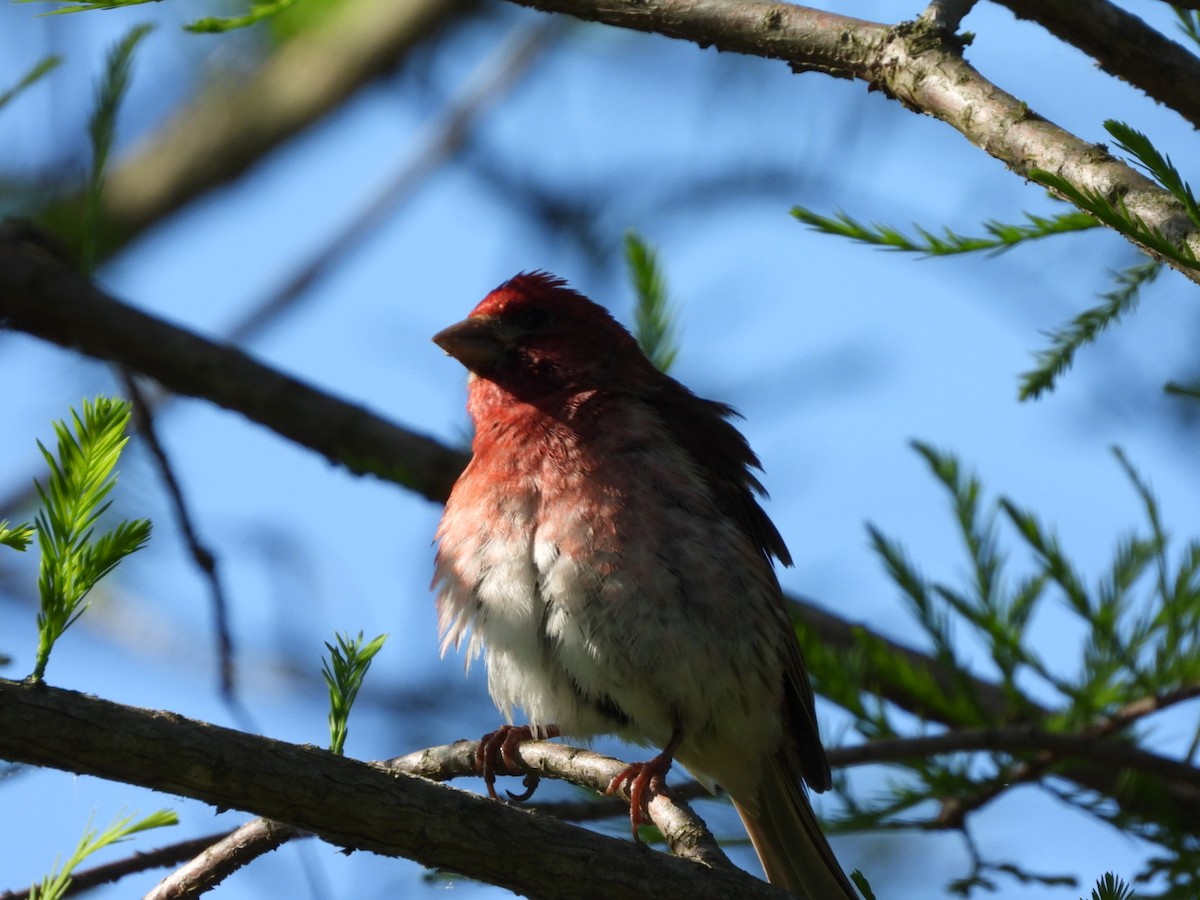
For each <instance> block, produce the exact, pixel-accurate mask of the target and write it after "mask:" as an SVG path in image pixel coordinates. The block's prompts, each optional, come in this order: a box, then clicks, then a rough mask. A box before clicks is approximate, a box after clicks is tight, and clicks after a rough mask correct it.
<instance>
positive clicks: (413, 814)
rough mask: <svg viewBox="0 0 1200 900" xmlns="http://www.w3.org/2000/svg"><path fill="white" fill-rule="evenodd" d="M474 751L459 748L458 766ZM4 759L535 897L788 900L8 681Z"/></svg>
mask: <svg viewBox="0 0 1200 900" xmlns="http://www.w3.org/2000/svg"><path fill="white" fill-rule="evenodd" d="M552 746H553V745H552ZM473 748H474V744H470V743H466V742H464V743H462V744H459V745H456V748H452V750H453V752H452V753H450V754H449V756H451V757H453V756H454V755H455V754H461V755H463V756H470V755H471V754H472V753H473ZM536 752H537V751H535V750H534V749H527V748H524V747H523V748H522V757H523V758H524V759H525V760H526V762H527V763H530V764H533V765H539V763H538V761H537V757H536ZM547 752H548V753H559V754H561V753H572V752H574V753H576V754H584V753H586V751H571V750H570V749H569V748H563V747H554V749H553V750H552V751H547ZM418 756H420V754H418ZM434 756H435V757H437V754H436V753H435V754H434ZM591 756H595V754H591ZM0 757H3V758H5V759H10V760H13V761H17V762H24V763H29V764H32V765H39V766H49V767H52V768H58V769H64V770H66V771H71V772H77V773H79V774H84V775H95V776H97V777H100V778H106V779H109V780H113V781H120V782H124V783H126V784H134V785H140V786H142V787H146V788H150V789H152V790H157V791H162V792H164V793H169V794H179V795H182V796H185V797H192V798H195V799H197V800H201V801H203V802H205V803H211V804H213V805H215V806H218V807H230V808H235V809H242V810H245V811H247V812H251V813H254V814H255V815H260V816H263V817H265V818H269V819H272V820H275V821H278V822H285V823H287V824H288V825H291V826H294V827H296V828H299V829H302V830H304V831H309V832H312V833H313V834H316V835H317V836H318V837H320V838H322V839H323V840H326V841H328V842H329V843H331V844H334V845H335V846H338V847H346V848H353V849H361V850H370V851H372V852H375V853H380V854H383V855H385V856H404V857H407V858H409V859H413V860H416V861H417V862H419V863H421V864H422V865H425V866H431V867H437V868H444V869H449V870H451V871H454V872H461V873H463V874H464V875H468V876H470V877H472V878H476V879H479V880H481V881H486V882H488V883H490V884H496V885H499V886H501V887H506V888H509V889H510V890H514V891H517V892H519V893H521V894H523V895H525V896H530V897H545V898H562V900H574V898H581V900H582V898H597V900H599V898H613V897H622V898H623V897H628V896H639V895H641V894H643V893H644V892H645V886H646V885H647V884H653V885H654V886H655V891H654V893H655V896H656V897H661V898H667V900H671V898H678V900H695V898H700V897H703V898H710V897H711V898H730V900H733V898H739V897H741V898H747V900H755V898H760V900H769V898H783V897H786V896H788V895H787V894H785V893H784V892H782V891H780V890H779V889H777V888H773V887H771V886H770V885H768V884H765V883H764V882H762V881H759V880H758V879H756V878H753V877H751V876H750V875H748V874H746V873H745V872H742V871H740V870H737V869H733V868H726V867H723V866H719V867H714V868H709V867H706V866H703V865H699V864H697V863H695V862H691V861H687V860H683V859H677V858H675V857H672V856H668V855H665V854H661V853H647V852H645V848H644V847H639V846H637V845H635V844H633V843H632V842H629V841H622V840H617V839H615V838H610V837H606V836H604V835H600V834H596V833H594V832H590V831H587V830H585V829H582V828H578V827H576V826H573V825H568V824H566V823H563V822H559V821H557V820H555V819H551V818H549V817H546V816H539V815H535V814H533V813H529V812H526V811H525V810H521V809H517V808H514V807H512V806H508V805H506V804H503V803H496V802H493V801H490V800H485V799H483V798H481V797H477V796H475V795H474V794H469V793H467V792H465V791H460V790H455V789H453V788H449V787H444V786H439V785H435V784H431V783H430V782H429V781H427V780H425V779H422V778H417V777H414V776H411V775H405V774H399V773H397V772H396V771H395V770H394V769H393V770H389V769H388V768H386V767H385V766H382V765H376V764H368V763H363V762H358V761H356V760H351V759H346V758H345V757H341V756H337V755H335V754H332V753H328V752H326V751H324V750H319V749H317V748H315V747H308V746H298V745H295V744H287V743H284V742H281V741H275V740H271V739H269V738H262V737H256V736H253V735H248V734H243V733H242V732H239V731H233V730H231V729H227V728H220V727H218V726H215V725H209V724H206V723H203V722H197V721H194V720H191V719H186V718H184V717H182V716H178V715H175V714H172V713H165V712H155V711H150V710H139V709H134V708H132V707H128V706H122V705H120V704H116V703H110V702H108V701H106V700H99V699H97V698H94V697H89V696H86V695H84V694H78V693H75V692H73V691H65V690H60V689H57V688H51V687H47V686H45V685H40V684H39V685H32V684H25V683H21V682H15V681H9V680H7V679H0ZM612 764H613V765H614V766H619V765H620V764H619V763H618V762H617V761H615V760H613V761H612ZM297 783H303V784H305V785H308V786H309V787H310V789H309V790H304V791H297V790H296V785H297ZM653 812H654V809H653V805H652V808H651V813H652V814H653ZM500 836H502V837H500ZM547 847H553V848H554V852H552V853H548V852H546V848H547ZM596 859H604V860H605V861H606V864H605V865H604V866H602V867H598V866H596V865H595V860H596Z"/></svg>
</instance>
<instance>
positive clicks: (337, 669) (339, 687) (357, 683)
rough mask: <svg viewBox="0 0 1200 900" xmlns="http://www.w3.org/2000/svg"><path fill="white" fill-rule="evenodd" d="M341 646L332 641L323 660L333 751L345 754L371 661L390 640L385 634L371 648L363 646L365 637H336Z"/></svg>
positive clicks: (322, 670) (340, 635)
mask: <svg viewBox="0 0 1200 900" xmlns="http://www.w3.org/2000/svg"><path fill="white" fill-rule="evenodd" d="M334 637H335V638H336V639H337V646H336V647H335V646H334V645H333V644H331V643H329V642H328V641H326V642H325V648H326V649H327V650H328V651H329V656H328V657H327V658H325V659H322V660H321V674H322V675H324V676H325V683H326V684H327V685H328V686H329V749H330V751H332V752H333V753H337V754H339V755H340V754H341V753H342V747H343V746H344V745H345V743H346V733H347V724H346V723H347V722H348V721H349V720H350V708H351V707H352V706H354V699H355V698H356V697H357V696H358V689H359V688H360V687H362V683H363V679H364V678H365V677H366V675H367V669H369V668H370V667H371V660H372V659H374V658H375V654H376V653H378V652H379V650H380V649H381V648H382V647H383V642H384V641H386V640H387V635H386V634H381V635H379V636H378V637H377V638H375V639H374V640H373V641H371V642H370V643H369V644H366V645H365V646H364V645H363V633H362V632H361V631H360V632H359V633H358V637H356V638H351V637H350V636H349V635H345V634H337V635H334Z"/></svg>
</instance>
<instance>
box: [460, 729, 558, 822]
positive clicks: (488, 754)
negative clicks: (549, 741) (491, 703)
mask: <svg viewBox="0 0 1200 900" xmlns="http://www.w3.org/2000/svg"><path fill="white" fill-rule="evenodd" d="M557 736H558V729H557V728H555V727H554V726H552V725H547V726H543V727H541V728H540V729H539V735H537V736H536V737H557ZM534 739H535V735H534V733H533V729H532V728H531V727H530V726H528V725H501V726H500V727H499V728H497V729H496V730H495V731H493V732H490V733H488V734H485V735H484V736H483V737H482V738H480V739H479V749H478V750H476V751H475V768H476V770H477V771H478V772H479V774H480V775H482V776H483V783H484V784H485V785H486V786H487V792H488V796H489V797H491V798H492V799H493V800H499V799H500V795H499V794H497V793H496V774H497V772H498V770H500V766H498V765H497V757H498V758H499V762H500V764H501V765H502V766H503V770H504V771H506V772H509V773H516V772H518V771H519V769H520V762H519V760H518V759H517V747H518V746H519V745H520V744H521V742H522V741H531V740H534ZM540 781H541V778H540V777H539V776H538V775H537V774H535V773H533V772H530V773H528V774H527V775H526V776H525V778H524V781H523V782H522V783H523V784H524V785H525V790H524V791H522V792H521V793H520V794H514V793H513V792H512V791H509V790H506V791H505V793H506V794H508V796H509V799H511V800H513V801H514V802H517V803H524V802H525V801H526V800H528V799H529V798H530V797H532V796H533V792H534V791H536V790H537V786H538V783H539V782H540Z"/></svg>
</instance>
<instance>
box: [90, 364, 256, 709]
mask: <svg viewBox="0 0 1200 900" xmlns="http://www.w3.org/2000/svg"><path fill="white" fill-rule="evenodd" d="M113 368H114V369H115V370H116V373H117V377H118V378H119V379H120V381H121V384H122V387H123V388H124V391H125V395H126V396H127V397H128V398H129V401H130V403H132V404H133V412H134V416H135V422H136V423H137V429H138V431H139V433H140V434H141V435H142V439H143V440H144V441H145V442H146V447H147V448H148V449H149V450H150V455H151V456H152V457H153V458H154V462H155V464H156V465H157V466H158V472H159V476H160V477H161V478H162V481H163V486H164V487H165V488H166V489H167V496H168V497H169V498H170V501H171V508H172V509H173V510H174V512H175V520H176V522H178V523H179V530H180V531H181V532H182V534H183V540H184V543H185V544H186V545H187V548H188V552H189V554H190V555H191V557H192V561H193V562H195V564H196V567H197V568H198V569H199V570H200V574H201V577H203V578H204V580H205V582H206V583H207V584H208V592H209V597H210V599H211V601H212V608H213V628H214V631H215V632H216V639H217V660H218V671H219V673H220V674H219V685H220V691H221V696H222V698H224V700H225V703H226V705H227V706H228V707H229V709H230V711H231V712H232V713H233V714H234V716H235V717H236V718H237V719H238V721H239V722H240V723H241V724H242V727H244V728H246V729H247V730H251V727H250V726H251V724H252V723H251V722H250V719H249V716H248V715H247V713H246V710H245V708H244V707H243V706H242V704H241V703H240V702H239V701H238V698H237V691H236V684H235V677H234V659H233V637H232V634H231V632H230V628H229V602H228V599H227V597H226V594H225V586H224V584H223V583H222V581H221V576H220V573H218V571H217V558H216V556H215V555H214V554H213V552H212V551H211V550H210V549H209V548H208V546H207V545H206V544H205V543H204V542H203V541H201V540H200V535H199V534H198V533H197V531H196V526H195V522H194V520H193V517H192V514H191V511H190V510H189V509H188V504H187V501H186V500H185V499H184V497H183V488H182V487H181V486H180V484H179V479H178V478H177V477H176V475H175V467H174V465H172V463H171V460H170V457H168V456H167V451H166V448H164V447H163V445H162V441H160V440H159V439H158V430H157V428H155V424H154V413H153V411H152V409H151V407H150V403H149V402H148V401H147V400H146V396H145V394H144V393H143V391H142V389H141V387H140V386H139V385H138V383H137V380H136V379H135V378H134V376H133V374H132V373H131V372H130V371H129V369H127V368H126V367H125V366H121V365H116V366H114V367H113Z"/></svg>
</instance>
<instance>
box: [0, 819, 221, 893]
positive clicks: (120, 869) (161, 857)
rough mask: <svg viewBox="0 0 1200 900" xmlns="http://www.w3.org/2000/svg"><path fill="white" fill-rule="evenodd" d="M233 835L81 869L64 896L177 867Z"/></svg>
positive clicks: (192, 841)
mask: <svg viewBox="0 0 1200 900" xmlns="http://www.w3.org/2000/svg"><path fill="white" fill-rule="evenodd" d="M230 834H232V832H229V831H223V832H219V833H217V834H210V835H206V836H205V837H198V838H189V839H188V840H186V841H179V842H178V843H175V844H169V845H168V846H166V847H159V848H158V849H156V850H145V851H138V852H137V853H134V854H132V855H131V856H128V857H126V858H125V859H118V860H116V861H115V862H110V863H105V864H104V865H101V866H93V867H91V868H89V869H80V870H78V871H76V872H73V873H72V874H71V886H70V887H69V888H67V893H66V895H65V896H68V897H73V896H75V895H76V894H82V893H83V892H84V891H88V890H91V889H92V888H94V887H98V886H100V885H102V884H111V883H112V882H114V881H120V880H121V879H122V878H124V877H125V876H126V875H134V874H136V873H138V872H147V871H149V870H150V869H161V868H165V867H166V866H174V865H178V864H179V863H181V862H183V861H184V860H188V859H191V858H192V857H193V856H195V855H196V854H197V853H200V852H202V851H203V850H204V849H205V848H206V847H210V846H212V845H213V844H215V843H216V842H217V841H219V840H221V839H222V838H224V837H228V836H229V835H230ZM0 900H29V889H26V890H23V891H3V892H0Z"/></svg>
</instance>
